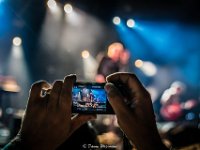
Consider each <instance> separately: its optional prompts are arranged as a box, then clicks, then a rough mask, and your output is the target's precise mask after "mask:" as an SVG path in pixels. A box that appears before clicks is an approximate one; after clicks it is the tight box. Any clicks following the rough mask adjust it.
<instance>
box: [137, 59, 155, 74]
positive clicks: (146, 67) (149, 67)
mask: <svg viewBox="0 0 200 150" xmlns="http://www.w3.org/2000/svg"><path fill="white" fill-rule="evenodd" d="M141 70H142V71H143V72H144V74H146V75H147V76H154V75H156V73H157V68H156V66H155V65H154V64H153V63H152V62H148V61H146V62H144V64H143V66H142V67H141Z"/></svg>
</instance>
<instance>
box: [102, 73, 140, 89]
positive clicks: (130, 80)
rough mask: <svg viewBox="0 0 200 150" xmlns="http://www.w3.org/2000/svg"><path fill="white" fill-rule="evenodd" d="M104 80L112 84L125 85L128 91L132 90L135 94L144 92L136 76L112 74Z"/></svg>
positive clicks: (131, 74)
mask: <svg viewBox="0 0 200 150" xmlns="http://www.w3.org/2000/svg"><path fill="white" fill-rule="evenodd" d="M106 80H107V81H108V82H112V83H118V82H121V83H123V84H126V85H128V87H129V88H130V89H132V90H134V91H135V92H139V91H142V90H144V87H143V85H142V84H141V82H140V81H139V79H138V78H137V77H136V75H135V74H133V73H125V72H118V73H114V74H111V75H109V76H107V77H106Z"/></svg>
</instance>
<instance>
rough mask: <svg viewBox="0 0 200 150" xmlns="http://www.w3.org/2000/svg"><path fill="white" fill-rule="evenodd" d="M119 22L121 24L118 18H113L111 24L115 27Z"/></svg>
mask: <svg viewBox="0 0 200 150" xmlns="http://www.w3.org/2000/svg"><path fill="white" fill-rule="evenodd" d="M120 22H121V19H120V18H119V17H117V16H116V17H114V18H113V23H114V24H115V25H118V24H120Z"/></svg>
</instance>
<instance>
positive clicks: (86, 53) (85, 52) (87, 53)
mask: <svg viewBox="0 0 200 150" xmlns="http://www.w3.org/2000/svg"><path fill="white" fill-rule="evenodd" d="M81 55H82V58H84V59H87V58H89V56H90V53H89V51H88V50H84V51H82V53H81Z"/></svg>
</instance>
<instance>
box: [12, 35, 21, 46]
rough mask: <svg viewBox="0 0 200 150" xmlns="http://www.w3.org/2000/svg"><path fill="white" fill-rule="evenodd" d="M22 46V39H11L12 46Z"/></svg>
mask: <svg viewBox="0 0 200 150" xmlns="http://www.w3.org/2000/svg"><path fill="white" fill-rule="evenodd" d="M21 44H22V39H21V38H20V37H14V38H13V45H14V46H20V45H21Z"/></svg>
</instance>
